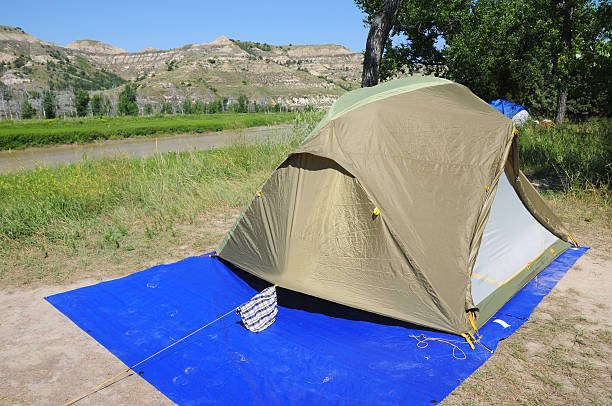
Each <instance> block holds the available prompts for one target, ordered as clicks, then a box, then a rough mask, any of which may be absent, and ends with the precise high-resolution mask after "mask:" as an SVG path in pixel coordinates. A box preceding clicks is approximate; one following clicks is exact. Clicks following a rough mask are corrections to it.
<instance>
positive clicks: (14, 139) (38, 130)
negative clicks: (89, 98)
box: [0, 113, 296, 150]
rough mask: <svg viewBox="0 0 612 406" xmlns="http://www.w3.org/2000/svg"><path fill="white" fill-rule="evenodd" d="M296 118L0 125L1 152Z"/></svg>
mask: <svg viewBox="0 0 612 406" xmlns="http://www.w3.org/2000/svg"><path fill="white" fill-rule="evenodd" d="M295 115H296V113H219V114H190V115H171V116H163V115H159V116H148V117H126V116H124V117H86V118H78V119H76V118H75V119H53V120H20V121H0V150H7V149H20V148H26V147H35V146H45V145H55V144H73V143H88V142H93V141H96V140H108V139H121V138H130V137H143V136H151V135H159V134H165V135H168V134H187V133H205V132H211V131H222V130H233V129H240V128H248V127H260V126H268V125H278V124H284V123H291V122H292V121H293V120H294V119H295Z"/></svg>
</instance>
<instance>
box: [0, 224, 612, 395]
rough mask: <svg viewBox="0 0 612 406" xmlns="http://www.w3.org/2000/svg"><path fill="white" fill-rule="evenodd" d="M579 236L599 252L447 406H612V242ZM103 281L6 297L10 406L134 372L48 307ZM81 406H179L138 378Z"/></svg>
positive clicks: (0, 323) (1, 357)
mask: <svg viewBox="0 0 612 406" xmlns="http://www.w3.org/2000/svg"><path fill="white" fill-rule="evenodd" d="M579 220H580V219H577V220H576V221H579ZM604 221H605V220H604ZM578 228H579V230H580V233H579V234H578V237H579V241H581V242H584V243H585V244H587V245H591V247H592V249H591V250H590V251H589V252H588V253H587V254H586V255H585V256H584V257H583V258H581V259H580V260H579V262H578V263H577V264H576V265H575V266H574V267H573V268H572V269H571V270H570V271H569V272H568V273H567V275H566V276H565V277H564V278H563V279H562V280H561V282H560V283H559V284H558V285H557V287H556V288H555V289H554V290H553V292H552V293H551V294H550V295H549V296H548V297H546V298H545V299H544V301H543V302H542V303H541V304H540V306H539V307H538V308H537V309H536V310H535V311H534V313H533V315H532V317H531V319H530V321H528V322H527V323H526V324H525V325H524V326H523V327H522V328H521V329H519V331H517V332H516V333H515V334H514V335H512V336H511V337H510V338H509V339H507V340H505V341H503V342H502V343H501V344H500V346H499V348H498V350H497V351H496V354H495V356H494V357H493V358H492V359H491V360H489V361H488V362H487V363H486V364H485V365H484V366H483V367H481V368H480V369H479V370H478V371H477V372H476V373H474V374H473V375H472V376H471V377H470V378H468V379H467V380H466V381H465V382H464V383H463V384H462V385H461V386H460V387H459V388H457V389H456V390H455V391H454V392H453V393H452V394H451V395H450V396H449V397H448V398H447V399H446V400H445V401H444V404H447V405H487V404H517V403H518V404H547V405H548V404H585V403H586V404H602V405H604V404H612V392H611V390H612V389H611V388H612V382H611V371H610V365H609V361H610V360H611V359H612V334H611V325H612V317H611V314H610V308H611V307H612V297H611V296H610V293H609V292H610V287H612V275H611V273H610V270H611V269H612V257H611V255H610V254H611V247H612V237H611V236H610V234H609V224H607V225H604V227H603V228H601V226H598V227H595V225H592V224H586V225H584V224H582V223H580V227H578ZM580 237H582V238H580ZM198 253H199V252H198ZM181 254H188V253H183V252H181ZM192 254H196V252H194V253H192ZM185 256H186V255H185ZM125 272H128V270H125ZM97 281H98V280H97V279H85V280H81V281H79V282H78V283H74V284H71V285H51V286H38V287H29V288H23V287H8V288H5V289H3V290H2V292H0V341H1V342H2V344H1V345H0V404H3V405H4V404H6V405H26V404H28V405H29V404H45V405H46V404H62V403H64V402H66V401H68V400H70V399H71V398H73V397H74V396H76V395H78V394H80V393H81V392H83V391H85V390H87V389H88V388H90V387H91V386H93V385H95V384H97V383H99V382H101V381H103V380H105V379H107V378H108V377H110V376H112V375H113V374H114V373H116V372H119V371H121V370H122V369H123V368H124V365H123V364H122V363H121V362H120V361H119V360H118V359H117V358H115V357H114V356H113V355H111V354H110V353H109V352H108V351H107V350H106V349H104V348H103V347H102V346H101V345H99V344H98V343H97V342H96V341H94V340H93V339H92V338H90V337H89V336H88V335H87V334H86V333H85V332H83V331H81V330H80V329H79V328H77V327H76V326H75V325H74V324H73V323H72V322H71V321H70V320H68V319H67V318H66V317H64V316H63V315H62V314H60V313H59V312H58V311H56V310H55V309H54V308H53V307H52V306H51V305H50V304H48V303H47V302H46V301H45V300H44V297H45V296H47V295H51V294H54V293H58V292H63V291H65V290H68V289H72V288H76V287H80V286H84V285H88V284H91V283H95V282H97ZM79 404H83V405H87V404H91V405H98V404H112V405H163V404H171V402H170V401H169V400H168V399H167V398H165V397H164V396H163V395H162V394H161V393H160V392H158V391H157V390H156V389H155V388H154V387H152V386H151V385H149V384H148V383H147V382H146V381H145V380H143V379H142V378H140V377H139V376H135V375H132V376H129V377H127V378H125V379H123V380H121V381H119V382H118V383H116V384H114V385H112V386H111V387H109V388H106V389H103V390H101V391H99V392H97V393H95V394H93V395H91V396H89V397H88V398H86V399H84V400H82V401H81V402H79Z"/></svg>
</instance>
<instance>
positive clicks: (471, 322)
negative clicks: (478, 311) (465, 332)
mask: <svg viewBox="0 0 612 406" xmlns="http://www.w3.org/2000/svg"><path fill="white" fill-rule="evenodd" d="M468 319H469V320H470V324H471V325H472V328H473V329H474V332H475V333H478V327H476V320H475V318H474V312H473V311H472V310H469V311H468Z"/></svg>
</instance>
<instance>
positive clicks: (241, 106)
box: [238, 94, 249, 113]
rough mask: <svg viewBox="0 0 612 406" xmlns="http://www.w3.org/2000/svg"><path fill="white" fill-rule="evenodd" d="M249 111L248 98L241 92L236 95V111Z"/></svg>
mask: <svg viewBox="0 0 612 406" xmlns="http://www.w3.org/2000/svg"><path fill="white" fill-rule="evenodd" d="M248 112H249V98H248V97H247V96H246V95H244V94H241V95H240V96H238V113H248Z"/></svg>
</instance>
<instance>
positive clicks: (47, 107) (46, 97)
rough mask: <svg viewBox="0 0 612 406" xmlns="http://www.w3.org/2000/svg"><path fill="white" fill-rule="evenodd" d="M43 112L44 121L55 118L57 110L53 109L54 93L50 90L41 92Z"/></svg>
mask: <svg viewBox="0 0 612 406" xmlns="http://www.w3.org/2000/svg"><path fill="white" fill-rule="evenodd" d="M42 105H43V111H44V114H45V118H46V119H52V118H55V116H56V113H57V109H56V107H55V92H54V91H53V90H51V89H49V90H45V91H44V92H43V102H42Z"/></svg>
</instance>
